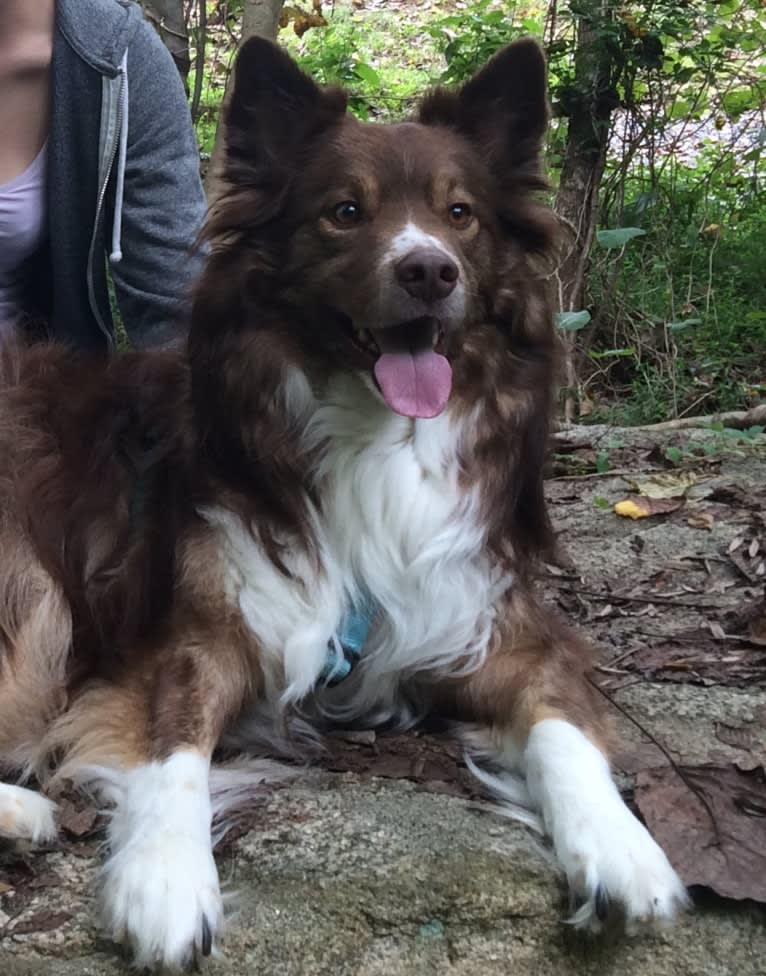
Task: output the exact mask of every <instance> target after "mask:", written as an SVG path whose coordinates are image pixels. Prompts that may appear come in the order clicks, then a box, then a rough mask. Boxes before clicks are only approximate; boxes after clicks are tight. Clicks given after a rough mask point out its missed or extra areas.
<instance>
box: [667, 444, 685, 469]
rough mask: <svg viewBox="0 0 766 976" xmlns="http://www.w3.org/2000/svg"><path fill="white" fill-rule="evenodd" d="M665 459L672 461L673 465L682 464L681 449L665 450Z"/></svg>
mask: <svg viewBox="0 0 766 976" xmlns="http://www.w3.org/2000/svg"><path fill="white" fill-rule="evenodd" d="M665 457H666V458H667V459H668V461H670V463H671V464H675V465H678V464H680V463H681V448H680V447H668V448H666V449H665Z"/></svg>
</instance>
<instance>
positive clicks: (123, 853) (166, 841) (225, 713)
mask: <svg viewBox="0 0 766 976" xmlns="http://www.w3.org/2000/svg"><path fill="white" fill-rule="evenodd" d="M220 630H221V632H219V633H216V632H214V631H207V632H204V631H200V630H195V631H190V630H189V629H188V628H185V629H179V630H178V631H177V632H176V633H175V634H174V635H172V637H171V639H170V641H169V642H168V643H165V644H163V646H162V647H160V648H157V649H155V650H154V651H152V652H151V653H146V654H143V655H142V656H141V658H140V660H139V661H138V662H136V665H135V666H133V667H131V668H130V670H129V671H126V672H125V673H124V674H123V675H122V676H121V678H120V679H119V680H118V681H115V682H114V683H109V684H100V685H98V686H95V687H91V688H90V689H88V690H86V691H85V692H84V693H83V695H82V696H81V697H80V699H79V700H78V701H76V702H75V703H74V706H73V708H72V710H71V712H70V714H69V716H68V718H67V721H66V726H65V727H62V728H60V729H59V734H60V735H64V736H67V737H68V738H69V740H70V742H71V743H72V752H71V754H70V757H69V759H68V761H67V763H66V766H65V770H64V772H65V774H66V775H69V776H72V778H74V779H80V780H91V781H92V782H93V783H94V785H96V786H97V787H98V788H99V789H100V790H101V792H102V794H103V795H104V796H105V797H106V799H108V800H110V801H111V802H112V804H113V812H112V815H111V818H110V822H109V826H108V842H109V856H108V858H107V861H106V863H105V865H104V868H103V873H102V884H101V893H100V894H101V903H102V904H101V908H102V915H103V918H104V923H105V927H106V929H107V931H108V933H109V935H110V936H111V937H112V938H114V939H115V941H117V942H120V943H122V944H124V945H125V946H126V947H127V948H128V949H129V951H130V952H131V954H132V955H133V958H134V962H135V964H136V966H138V967H139V968H143V967H149V968H151V969H157V968H159V969H163V970H164V969H168V970H173V971H176V970H178V969H183V968H185V967H186V966H188V965H189V964H193V963H195V962H196V961H197V960H198V959H199V958H200V957H202V956H207V955H210V954H211V952H213V951H214V949H215V946H216V942H217V940H218V938H219V936H220V934H221V932H222V926H223V903H222V898H221V892H220V888H219V881H218V874H217V870H216V865H215V862H214V860H213V853H212V842H211V817H212V811H211V800H210V789H209V782H208V775H209V768H210V758H211V755H212V752H213V749H214V748H215V745H216V743H217V741H218V739H219V737H220V733H221V730H222V728H223V727H224V724H225V723H226V722H227V721H228V720H229V719H230V718H231V717H232V716H233V715H235V714H236V713H237V712H238V710H239V708H240V707H241V704H242V701H243V698H244V696H245V694H246V691H247V688H248V685H249V676H248V671H247V665H246V662H245V661H244V660H243V655H242V653H241V651H240V650H239V648H238V647H237V645H236V644H235V643H234V642H228V641H227V638H226V634H225V628H223V627H222V628H220Z"/></svg>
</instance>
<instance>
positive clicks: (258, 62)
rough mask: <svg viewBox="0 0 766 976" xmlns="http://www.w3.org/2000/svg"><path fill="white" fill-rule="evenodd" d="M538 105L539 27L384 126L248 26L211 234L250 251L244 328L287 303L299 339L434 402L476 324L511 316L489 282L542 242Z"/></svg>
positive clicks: (419, 409) (517, 270)
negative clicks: (533, 37) (410, 115)
mask: <svg viewBox="0 0 766 976" xmlns="http://www.w3.org/2000/svg"><path fill="white" fill-rule="evenodd" d="M547 117H548V115H547V100H546V78H545V63H544V59H543V55H542V53H541V51H540V48H539V47H538V46H537V44H535V43H534V42H532V41H521V42H517V43H515V44H511V45H509V46H508V47H506V48H505V49H504V50H502V51H501V52H500V53H499V54H497V55H496V56H495V57H494V58H493V59H492V60H491V61H490V62H489V64H488V65H487V66H486V67H485V68H483V69H482V70H481V71H480V72H479V73H478V74H477V75H476V76H475V77H474V78H473V79H472V80H471V81H469V82H468V83H467V84H466V85H465V86H463V88H462V89H460V90H459V91H458V92H447V91H444V90H437V91H436V92H434V93H432V94H431V95H430V96H428V97H427V98H426V99H425V101H424V102H423V103H422V105H421V107H420V111H419V114H418V117H417V119H416V120H415V121H412V122H405V123H400V124H393V125H367V124H363V123H361V122H359V121H357V120H356V119H355V118H353V117H352V116H351V115H349V114H347V112H346V99H345V96H344V94H343V93H342V92H341V91H339V90H337V89H321V88H319V87H318V86H317V85H316V84H314V82H313V81H312V80H311V79H309V78H308V77H307V76H306V75H305V74H303V73H302V72H301V71H300V70H299V69H298V67H297V66H296V65H295V64H294V63H293V61H292V60H291V59H290V58H289V57H288V56H287V55H286V54H285V53H284V52H282V51H281V50H280V49H279V48H278V47H276V46H275V45H273V44H270V43H269V42H267V41H264V40H261V39H252V40H250V41H248V42H247V43H246V44H245V45H244V46H243V48H242V50H241V52H240V54H239V57H238V61H237V65H236V74H235V85H234V89H233V92H232V95H231V99H230V103H229V107H228V111H227V116H226V158H225V163H224V169H223V180H224V185H225V187H226V192H225V194H224V196H223V197H222V198H221V202H219V204H218V206H216V207H214V208H213V211H212V214H211V218H210V221H209V235H210V237H211V239H212V240H213V243H214V252H215V250H216V244H217V243H218V244H219V245H220V247H218V251H219V254H220V252H221V251H223V250H231V245H232V243H233V242H236V251H237V255H238V258H239V259H242V260H244V261H245V262H247V266H246V267H245V266H244V265H243V266H242V275H241V279H242V280H240V281H239V282H238V283H237V287H241V288H242V289H244V290H245V291H247V293H248V295H249V301H251V302H253V303H254V306H255V308H254V311H253V313H252V316H251V321H252V327H253V328H255V329H257V328H259V326H260V327H263V322H264V321H267V320H268V321H271V320H272V317H273V316H274V313H275V312H276V310H277V309H279V308H281V309H282V310H284V311H285V313H286V317H287V318H288V319H289V321H290V322H291V323H293V324H294V325H297V327H298V332H299V334H300V343H301V345H302V348H303V349H304V351H306V352H307V354H308V355H309V356H313V357H314V358H315V359H316V358H317V357H319V358H320V359H321V358H324V359H325V360H328V361H329V363H330V365H331V366H332V367H333V368H345V369H353V370H358V371H361V372H362V373H364V374H365V375H367V376H368V378H369V381H370V384H371V385H372V386H373V388H375V389H377V390H378V391H379V393H380V395H381V396H382V397H383V399H384V400H385V401H386V403H387V404H388V405H389V406H390V407H391V409H392V410H394V411H396V412H397V413H400V414H404V415H406V416H410V417H432V416H435V415H437V414H439V413H440V412H441V411H442V410H443V409H444V407H445V405H446V403H447V401H448V399H449V397H450V391H451V388H452V381H453V368H454V367H455V366H456V364H457V363H458V362H459V360H460V358H461V355H462V354H463V351H464V349H465V346H466V343H467V342H469V341H470V336H471V332H472V330H474V329H476V328H478V327H479V326H486V324H487V323H488V322H493V321H494V322H495V323H496V325H497V327H498V328H505V329H506V330H507V331H508V332H510V331H511V329H512V324H511V323H510V321H509V316H508V315H506V316H505V321H500V320H501V319H503V316H502V315H500V316H498V314H497V304H498V299H499V297H502V296H503V295H505V296H506V297H507V291H508V286H509V275H510V276H511V278H513V276H514V275H516V277H518V276H519V275H520V274H523V272H524V267H525V264H524V262H525V261H526V260H527V257H528V255H529V254H530V252H540V251H543V250H545V248H546V247H547V245H548V243H549V231H550V225H549V223H548V221H547V218H546V215H545V212H544V211H543V210H542V209H541V208H540V207H539V206H538V205H537V204H536V203H535V202H534V200H533V195H532V191H535V190H537V189H539V188H540V187H541V186H542V185H543V184H542V180H541V177H540V174H539V152H540V143H541V140H542V137H543V134H544V131H545V126H546V122H547ZM244 304H247V301H245V302H244ZM264 310H265V311H264ZM276 317H277V318H278V316H276Z"/></svg>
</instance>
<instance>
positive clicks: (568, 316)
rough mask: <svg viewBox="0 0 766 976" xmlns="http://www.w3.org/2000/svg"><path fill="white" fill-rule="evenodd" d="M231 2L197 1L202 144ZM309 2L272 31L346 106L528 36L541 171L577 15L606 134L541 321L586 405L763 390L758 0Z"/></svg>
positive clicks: (763, 78)
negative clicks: (543, 103)
mask: <svg viewBox="0 0 766 976" xmlns="http://www.w3.org/2000/svg"><path fill="white" fill-rule="evenodd" d="M240 7H241V3H239V2H238V0H237V2H233V0H230V2H228V3H227V4H224V3H222V2H217V0H216V2H213V0H211V2H209V3H208V14H209V21H210V22H211V23H220V24H221V25H224V26H219V27H216V28H215V29H216V30H218V31H219V33H218V34H217V35H216V37H217V38H218V40H217V41H216V43H215V44H213V45H209V49H208V50H209V54H210V52H211V51H212V52H213V54H212V61H213V64H212V65H211V66H208V67H207V68H206V77H205V83H204V86H203V92H202V111H201V113H200V117H199V119H198V122H197V131H198V135H199V138H200V142H201V144H202V148H203V150H206V151H209V150H210V148H212V142H213V135H214V131H215V123H216V113H217V109H218V105H219V103H220V99H221V96H222V93H223V85H224V82H225V76H226V70H227V66H228V64H229V61H230V57H231V53H232V50H233V47H232V43H231V41H232V39H233V38H235V37H236V36H237V18H238V17H240V16H241V10H240ZM215 11H219V13H220V12H221V11H223V13H221V18H220V19H219V21H216V20H215V17H214V16H213V14H214V12H215ZM324 16H325V17H326V18H327V21H328V25H327V26H326V27H317V28H312V29H310V30H308V31H306V33H305V34H303V36H302V37H300V38H298V37H296V36H295V34H294V33H293V32H292V30H291V29H290V30H285V31H283V32H282V35H281V41H282V42H283V43H284V44H285V45H286V46H287V47H288V49H289V50H290V51H291V53H293V54H294V55H295V56H296V57H297V59H298V60H299V62H300V63H301V65H302V66H303V67H304V69H305V70H306V71H308V72H309V73H310V74H312V75H313V76H314V77H315V78H316V79H317V80H319V81H321V82H327V83H337V84H342V85H344V86H345V87H347V88H348V89H349V91H350V93H351V99H350V101H351V108H352V111H354V112H355V113H356V115H357V116H359V117H360V118H362V119H379V118H382V119H396V118H401V117H402V116H405V115H407V114H408V113H409V112H410V110H411V108H412V106H413V104H414V102H415V100H416V98H417V96H418V95H419V94H421V93H422V92H423V90H424V89H425V88H427V87H428V86H429V85H431V84H433V83H437V82H445V83H449V84H460V83H462V82H463V81H465V80H467V79H468V78H469V77H470V76H471V75H472V74H473V72H474V71H475V70H476V69H477V68H478V67H480V66H481V65H482V64H484V63H485V62H486V61H487V59H488V58H489V57H491V55H492V54H493V53H494V52H495V51H496V50H498V48H500V47H501V46H502V45H504V44H506V43H507V42H508V41H510V40H513V39H514V38H515V37H518V36H522V35H530V34H531V35H533V36H536V37H538V38H539V39H540V40H541V41H542V42H543V43H544V45H545V48H546V53H547V56H548V63H549V83H550V90H551V96H552V104H553V114H554V118H553V120H552V124H551V127H550V131H549V144H548V160H549V165H550V169H551V173H550V175H551V181H552V183H553V185H554V187H555V186H557V185H558V181H559V175H560V170H561V165H562V160H563V158H564V155H565V152H566V150H567V141H566V140H567V125H568V118H569V115H570V113H571V112H572V109H573V108H574V107H575V106H576V105H577V104H578V99H583V98H585V97H590V96H591V95H592V92H590V91H583V90H580V89H579V88H578V84H580V85H581V84H582V82H581V81H579V82H578V79H582V78H583V77H586V78H590V77H592V73H589V71H588V70H585V72H583V71H582V68H583V64H582V61H581V59H582V57H583V55H582V53H581V52H580V53H578V46H577V39H578V31H580V32H581V31H582V30H584V29H587V30H588V31H589V32H590V33H591V35H592V37H593V39H594V43H593V47H592V49H591V54H590V55H588V56H589V57H592V56H594V52H595V56H598V57H602V56H606V61H607V62H608V64H609V71H608V76H607V77H605V78H603V79H602V82H601V84H602V87H601V88H600V89H599V90H598V96H599V98H600V99H602V100H606V102H607V103H608V104H609V106H610V108H611V110H612V111H611V116H610V118H611V123H610V124H611V139H610V143H609V152H608V159H607V165H606V171H605V175H604V177H603V180H602V183H601V187H600V206H599V220H598V227H599V230H598V231H597V232H596V237H595V241H594V246H593V248H592V251H591V256H590V267H589V271H588V277H587V292H586V296H585V301H584V302H583V307H582V308H581V309H579V310H577V311H573V312H565V313H560V314H559V316H558V318H557V325H558V327H559V329H561V330H562V334H563V335H564V336H565V337H566V339H567V342H568V343H574V346H575V349H576V350H578V358H577V369H578V374H579V384H580V389H581V390H584V391H585V392H586V393H587V395H588V397H589V398H590V399H591V400H593V401H594V403H595V410H594V412H593V413H592V415H591V419H593V420H595V421H600V420H605V419H606V420H612V421H616V422H623V423H624V422H632V423H650V422H654V421H658V420H664V419H666V418H667V417H668V416H673V415H676V414H679V413H685V414H688V413H690V412H696V413H714V412H716V411H722V410H728V409H738V408H742V407H746V406H748V405H750V404H752V403H754V402H756V401H758V400H759V399H763V398H764V397H766V369H765V368H764V363H766V253H765V247H764V242H766V152H765V151H764V150H765V149H766V122H764V118H763V105H764V104H766V60H764V57H763V51H764V50H766V7H764V5H763V3H762V0H681V2H679V0H652V2H651V3H649V2H648V0H647V2H636V3H619V4H618V3H617V2H616V0H608V2H595V0H558V2H557V3H556V4H553V3H552V2H551V3H545V2H541V0H527V2H524V0H473V2H471V0H468V2H466V3H465V4H462V5H458V4H456V3H453V2H452V0H440V2H439V4H438V6H436V5H432V6H431V7H430V9H426V8H425V7H423V6H422V5H417V4H413V5H412V6H411V7H407V8H406V9H402V8H399V7H397V8H396V10H395V11H391V10H390V9H389V10H386V9H380V8H379V7H372V6H367V7H365V8H362V9H357V8H355V7H354V6H353V5H352V3H351V0H338V2H337V3H336V4H334V5H333V6H332V7H326V8H325V9H324ZM578 59H580V60H579V61H578ZM590 67H591V65H589V64H587V63H586V64H585V68H586V69H589V68H590ZM576 69H579V70H576ZM190 82H191V84H192V85H193V77H192V78H190Z"/></svg>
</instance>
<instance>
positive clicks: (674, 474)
mask: <svg viewBox="0 0 766 976" xmlns="http://www.w3.org/2000/svg"><path fill="white" fill-rule="evenodd" d="M696 481H697V475H695V474H694V472H693V471H660V472H658V473H657V474H653V475H652V476H651V478H644V479H642V480H641V481H628V484H629V485H630V486H631V487H632V488H635V490H636V492H638V494H639V495H644V496H646V497H647V498H683V496H684V495H685V494H686V492H687V490H688V489H689V488H691V486H692V485H693V484H695V483H696Z"/></svg>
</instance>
